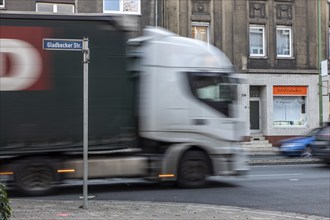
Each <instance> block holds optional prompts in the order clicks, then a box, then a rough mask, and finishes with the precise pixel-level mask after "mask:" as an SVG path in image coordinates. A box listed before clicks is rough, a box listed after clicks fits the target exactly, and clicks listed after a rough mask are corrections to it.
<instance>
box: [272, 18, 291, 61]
mask: <svg viewBox="0 0 330 220" xmlns="http://www.w3.org/2000/svg"><path fill="white" fill-rule="evenodd" d="M280 30H282V31H289V54H278V49H277V47H278V37H279V35H278V31H280ZM276 57H277V58H292V57H293V38H292V27H291V26H283V25H278V26H276Z"/></svg>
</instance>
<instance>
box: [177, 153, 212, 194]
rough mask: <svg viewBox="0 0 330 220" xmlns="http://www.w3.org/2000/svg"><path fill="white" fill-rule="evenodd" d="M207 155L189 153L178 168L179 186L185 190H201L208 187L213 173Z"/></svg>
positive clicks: (183, 157)
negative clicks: (209, 177)
mask: <svg viewBox="0 0 330 220" xmlns="http://www.w3.org/2000/svg"><path fill="white" fill-rule="evenodd" d="M210 170H211V166H210V162H209V159H208V157H207V155H206V154H205V153H204V152H201V151H187V152H186V153H184V155H183V156H182V158H181V161H180V164H179V167H178V185H179V186H181V187H184V188H200V187H203V186H205V185H206V183H207V181H206V177H207V176H208V175H209V174H210V173H211V172H210Z"/></svg>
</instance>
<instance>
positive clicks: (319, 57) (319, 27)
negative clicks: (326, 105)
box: [317, 0, 323, 126]
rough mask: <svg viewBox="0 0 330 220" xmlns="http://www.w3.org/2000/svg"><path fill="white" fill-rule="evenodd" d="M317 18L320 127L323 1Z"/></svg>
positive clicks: (321, 112) (318, 2)
mask: <svg viewBox="0 0 330 220" xmlns="http://www.w3.org/2000/svg"><path fill="white" fill-rule="evenodd" d="M317 16H318V22H317V27H318V65H319V122H320V126H322V125H323V100H322V98H323V91H322V73H321V61H322V36H321V32H322V31H321V0H318V1H317Z"/></svg>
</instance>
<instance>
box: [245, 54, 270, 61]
mask: <svg viewBox="0 0 330 220" xmlns="http://www.w3.org/2000/svg"><path fill="white" fill-rule="evenodd" d="M249 58H250V59H256V60H258V59H259V60H266V59H268V56H251V55H250V56H249Z"/></svg>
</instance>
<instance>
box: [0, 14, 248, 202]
mask: <svg viewBox="0 0 330 220" xmlns="http://www.w3.org/2000/svg"><path fill="white" fill-rule="evenodd" d="M120 19H121V18H120V16H116V17H112V16H106V15H84V14H80V15H79V14H77V15H60V16H58V15H51V14H32V13H31V14H29V13H25V14H22V13H15V12H12V13H9V12H1V14H0V23H1V27H0V29H1V30H0V52H1V53H0V181H2V182H5V183H6V185H8V186H13V187H15V189H16V190H17V192H20V193H23V194H26V195H32V196H35V195H45V194H48V193H50V192H51V191H53V190H54V189H56V188H57V186H60V185H61V184H62V183H64V182H66V181H68V180H69V181H70V180H75V179H81V178H82V177H83V164H84V163H83V162H84V160H83V127H84V125H83V109H84V108H83V103H84V102H83V101H84V99H83V92H84V91H83V90H84V89H83V81H84V80H83V72H84V70H83V64H82V60H83V59H82V57H83V54H82V52H78V51H64V50H45V49H44V48H43V40H44V39H83V38H84V37H88V40H89V49H90V63H89V65H88V74H89V79H88V81H89V94H88V172H89V173H88V179H102V178H130V177H132V178H145V179H147V180H150V181H176V182H177V183H178V185H179V186H181V187H188V188H196V187H203V186H205V184H207V180H208V177H210V176H222V175H244V174H245V173H246V172H247V171H248V166H247V160H246V157H245V154H244V153H243V151H242V150H241V148H240V146H239V141H241V140H242V136H243V135H244V134H245V130H244V129H245V124H244V122H243V121H242V120H241V119H240V118H239V105H238V103H237V97H236V96H237V95H236V94H237V89H238V80H237V79H235V78H233V77H232V76H233V73H235V71H234V68H233V66H232V64H231V62H230V61H229V59H228V58H227V57H226V56H225V55H224V53H222V52H221V51H220V50H219V49H217V48H215V47H213V46H212V45H208V44H205V43H203V42H201V41H197V40H193V39H189V38H183V37H179V36H177V35H175V34H173V33H171V32H168V31H166V30H164V29H161V28H152V27H148V28H146V29H145V30H144V33H143V36H141V37H138V38H134V39H130V40H128V35H129V32H128V31H127V30H126V29H125V27H123V25H120V24H121V23H122V22H120Z"/></svg>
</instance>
